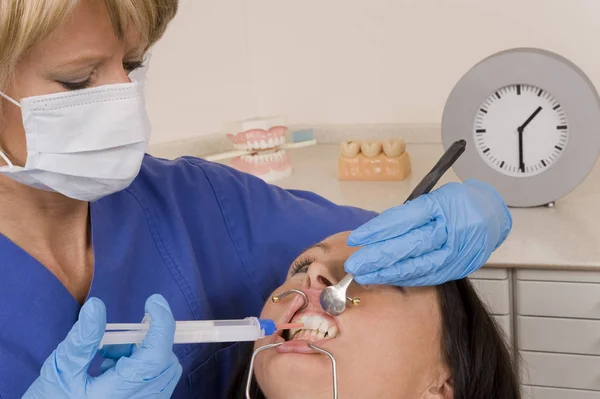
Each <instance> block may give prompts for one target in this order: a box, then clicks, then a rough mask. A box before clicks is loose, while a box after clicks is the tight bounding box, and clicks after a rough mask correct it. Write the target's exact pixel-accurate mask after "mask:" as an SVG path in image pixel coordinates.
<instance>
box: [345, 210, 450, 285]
mask: <svg viewBox="0 0 600 399" xmlns="http://www.w3.org/2000/svg"><path fill="white" fill-rule="evenodd" d="M447 238H448V234H447V231H446V228H445V225H444V223H443V222H439V221H434V222H431V223H427V224H425V225H423V226H421V227H419V228H417V229H415V230H412V231H410V232H408V233H406V234H404V235H402V236H400V237H397V238H394V239H390V240H386V241H381V242H377V243H374V244H369V245H367V246H364V247H362V248H360V249H359V250H358V251H356V252H355V253H354V254H352V255H351V256H350V257H349V258H348V259H347V260H346V263H345V265H344V267H345V269H346V271H347V272H348V273H352V274H354V275H358V276H360V275H363V274H369V273H373V272H376V271H377V270H381V269H386V268H389V267H390V266H392V265H394V264H396V263H398V262H401V261H403V260H406V259H411V258H417V257H419V256H422V255H424V254H427V253H430V252H432V251H435V250H437V249H439V248H441V247H442V246H443V245H444V244H445V243H446V240H447ZM403 272H407V273H408V272H409V270H403Z"/></svg>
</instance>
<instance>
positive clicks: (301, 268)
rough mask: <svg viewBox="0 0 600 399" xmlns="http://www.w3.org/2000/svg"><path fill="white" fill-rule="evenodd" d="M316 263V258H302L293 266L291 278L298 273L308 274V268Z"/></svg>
mask: <svg viewBox="0 0 600 399" xmlns="http://www.w3.org/2000/svg"><path fill="white" fill-rule="evenodd" d="M314 261H315V259H314V258H300V259H298V260H297V261H296V262H294V264H293V265H292V270H291V272H290V276H293V275H295V274H297V273H306V272H307V271H308V267H309V266H310V265H311V264H312V263H313V262H314Z"/></svg>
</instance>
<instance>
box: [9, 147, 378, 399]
mask: <svg viewBox="0 0 600 399" xmlns="http://www.w3.org/2000/svg"><path fill="white" fill-rule="evenodd" d="M90 214H91V221H92V240H93V246H94V254H95V267H94V277H93V281H92V285H91V289H90V292H89V296H90V297H92V296H94V297H98V298H100V299H102V300H103V301H104V303H105V304H106V307H107V316H108V322H109V323H116V322H140V321H141V319H142V317H143V314H144V303H145V301H146V299H147V298H148V297H149V296H150V295H152V294H154V293H159V294H162V295H163V296H164V297H165V298H166V299H167V301H168V302H169V304H170V306H171V309H172V311H173V314H174V316H175V319H176V320H192V319H197V320H202V319H237V318H244V317H247V316H258V315H259V314H260V311H261V309H262V306H263V304H264V303H265V301H266V300H267V299H268V297H269V295H270V294H271V292H272V291H273V290H274V289H275V288H277V287H278V286H279V285H280V284H281V283H282V281H283V280H284V279H285V276H286V273H287V269H288V267H289V266H290V263H291V262H292V261H293V259H294V258H295V257H296V256H297V255H298V254H299V253H301V252H302V251H303V250H304V249H305V248H306V247H308V246H310V245H312V244H314V243H316V242H318V241H320V240H322V239H323V238H325V237H327V236H329V235H331V234H334V233H336V232H340V231H344V230H352V229H355V228H356V227H358V226H359V225H361V224H363V223H364V222H366V221H367V220H369V219H371V218H372V217H374V216H375V215H376V214H375V213H373V212H368V211H365V210H361V209H357V208H352V207H342V206H337V205H335V204H333V203H331V202H329V201H327V200H325V199H324V198H322V197H319V196H317V195H316V194H314V193H310V192H305V191H296V190H283V189H281V188H279V187H276V186H272V185H269V184H267V183H265V182H263V181H262V180H260V179H258V178H256V177H254V176H251V175H247V174H244V173H241V172H238V171H236V170H234V169H232V168H229V167H227V166H224V165H220V164H216V163H211V162H206V161H203V160H200V159H197V158H191V157H183V158H179V159H177V160H175V161H168V160H162V159H158V158H154V157H151V156H146V157H145V159H144V162H143V165H142V168H141V171H140V173H139V175H138V177H137V178H136V180H135V181H134V182H133V183H132V184H131V186H130V187H129V188H127V189H126V190H123V191H121V192H119V193H116V194H113V195H111V196H109V197H106V198H103V199H101V200H99V201H97V202H94V203H91V204H90ZM79 309H80V305H79V303H78V302H77V301H76V300H75V299H74V298H73V297H72V296H71V294H70V293H69V292H68V291H67V290H66V289H65V287H64V286H63V285H62V284H61V283H60V282H59V280H58V279H56V277H55V276H54V275H53V274H52V273H51V272H50V271H48V269H46V268H45V267H44V266H43V265H42V264H40V263H39V262H38V261H37V260H35V259H34V258H32V257H31V256H30V255H29V254H27V253H26V252H25V251H23V250H22V249H21V248H19V247H18V246H16V245H15V244H14V243H13V242H12V241H10V240H9V239H8V238H7V237H5V236H3V235H1V234H0V398H1V399H13V398H15V399H16V398H20V397H21V395H23V393H24V392H25V391H26V390H27V388H28V387H29V385H31V384H32V383H33V381H34V380H35V379H36V378H37V377H38V376H39V372H40V368H41V366H42V363H43V362H44V360H45V359H46V358H47V357H48V356H49V355H50V354H51V353H52V351H53V350H54V349H55V348H56V346H57V345H58V344H59V342H61V341H62V340H63V339H64V338H65V336H66V335H67V333H68V331H69V330H70V328H71V327H72V326H73V324H74V323H75V321H76V320H77V315H78V312H79ZM174 352H175V354H176V355H177V356H178V357H179V359H180V361H181V364H182V366H183V375H182V377H181V380H180V382H179V385H178V386H177V389H176V390H175V393H174V395H173V397H174V398H202V399H208V398H220V397H223V396H224V392H225V391H226V388H227V385H228V382H229V378H230V375H231V372H232V370H233V368H234V366H235V364H236V362H237V361H238V357H239V355H240V345H239V344H236V343H233V344H232V343H223V344H186V345H175V346H174ZM100 360H101V359H97V361H96V362H95V363H94V365H93V368H92V370H91V371H90V373H91V374H97V373H98V370H99V368H98V365H99V362H100Z"/></svg>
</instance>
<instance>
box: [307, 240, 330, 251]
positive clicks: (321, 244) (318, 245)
mask: <svg viewBox="0 0 600 399" xmlns="http://www.w3.org/2000/svg"><path fill="white" fill-rule="evenodd" d="M313 248H321V249H322V250H323V252H325V253H327V252H329V250H330V249H331V246H330V245H329V244H327V243H326V242H318V243H316V244H315V245H312V246H310V247H309V248H307V249H306V251H309V250H311V249H313ZM306 251H304V252H306Z"/></svg>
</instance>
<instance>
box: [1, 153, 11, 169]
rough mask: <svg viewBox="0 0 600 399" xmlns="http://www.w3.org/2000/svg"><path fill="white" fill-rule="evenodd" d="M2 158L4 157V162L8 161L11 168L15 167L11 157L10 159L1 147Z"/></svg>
mask: <svg viewBox="0 0 600 399" xmlns="http://www.w3.org/2000/svg"><path fill="white" fill-rule="evenodd" d="M0 158H2V159H3V160H4V162H6V164H7V165H8V167H9V168H14V165H13V163H12V162H10V159H8V157H7V156H6V154H5V153H4V152H3V151H2V150H1V149H0Z"/></svg>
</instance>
